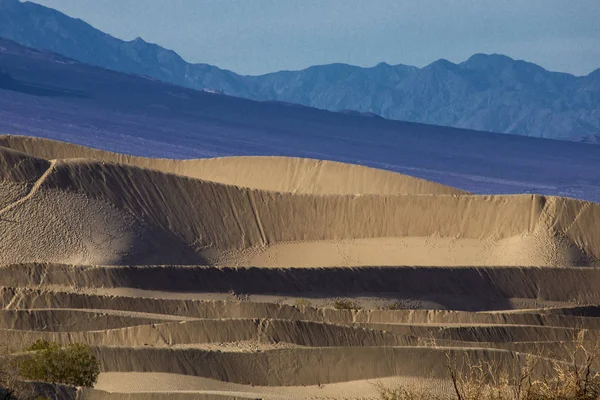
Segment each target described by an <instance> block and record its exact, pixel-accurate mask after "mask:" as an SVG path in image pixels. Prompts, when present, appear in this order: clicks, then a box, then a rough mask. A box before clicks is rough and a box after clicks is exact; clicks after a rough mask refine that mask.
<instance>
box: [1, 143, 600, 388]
mask: <svg viewBox="0 0 600 400" xmlns="http://www.w3.org/2000/svg"><path fill="white" fill-rule="evenodd" d="M0 146H3V147H0V230H1V231H2V236H0V285H1V286H2V287H1V288H0V303H1V305H2V308H3V310H0V337H1V338H2V340H3V342H5V343H7V344H9V345H10V346H11V347H13V348H20V347H22V346H24V345H26V344H28V343H31V342H32V341H34V340H36V339H40V338H43V339H47V340H54V341H57V342H60V343H71V342H84V343H88V344H90V345H91V346H92V347H93V349H94V351H95V352H96V354H97V356H98V358H99V360H100V361H101V366H102V371H103V375H102V376H101V379H100V383H99V386H98V389H100V390H97V391H82V392H81V393H80V395H81V396H83V398H90V399H96V398H97V399H113V398H114V399H121V398H122V399H126V398H167V397H168V398H172V396H174V395H175V394H178V396H180V398H182V399H183V398H185V399H187V398H235V397H236V396H238V397H240V398H248V397H254V396H257V395H260V396H264V397H265V398H287V397H286V396H288V397H291V396H292V393H293V396H295V398H358V397H361V396H365V395H371V394H372V393H373V387H372V386H371V385H370V384H369V382H370V380H372V379H384V380H385V382H387V383H390V382H406V380H407V379H408V380H413V381H414V380H416V382H425V381H423V380H422V379H424V378H431V379H437V381H435V382H437V383H435V384H436V385H439V387H440V388H443V387H444V379H445V378H446V376H445V370H444V368H443V365H444V360H445V357H446V354H447V353H448V352H452V353H453V354H456V355H457V357H466V356H469V357H474V358H477V359H482V360H496V361H497V362H499V363H500V364H502V365H506V366H507V367H508V366H514V365H515V363H517V362H520V360H521V359H522V357H523V353H530V354H533V355H536V356H548V355H549V354H552V355H553V357H555V358H563V357H564V356H565V354H564V352H561V350H560V349H561V347H560V346H561V345H560V342H563V341H568V340H570V339H571V338H572V337H574V336H575V335H576V334H577V332H578V330H579V329H581V328H586V329H588V332H587V336H586V339H587V340H589V341H596V340H600V337H599V335H600V322H599V321H600V320H599V319H598V318H595V317H597V316H600V313H598V306H597V305H599V304H600V291H598V287H599V286H600V262H599V261H600V231H599V230H598V229H597V227H598V226H600V205H598V204H594V203H589V202H584V201H579V200H573V199H567V198H558V197H547V196H537V195H515V196H513V195H503V196H476V195H471V194H468V193H464V192H461V191H458V190H455V189H453V188H449V187H445V186H442V185H438V184H435V183H432V182H427V181H423V180H419V179H414V178H411V177H407V176H403V175H399V174H395V173H391V172H387V171H380V170H374V169H370V168H365V167H360V166H352V165H346V164H340V163H333V162H325V161H323V162H322V161H317V160H304V159H290V158H283V157H272V158H265V157H257V158H256V157H235V158H220V159H206V160H186V161H176V160H153V159H145V158H136V157H130V156H125V155H119V154H113V153H108V152H103V151H98V150H93V149H88V148H84V147H80V146H75V145H70V144H64V143H60V142H53V141H48V140H41V139H33V138H25V137H17V136H2V137H0ZM299 299H304V300H303V301H301V302H299V303H298V300H299ZM336 299H352V300H353V301H356V302H358V303H359V305H361V306H362V307H364V308H365V309H362V310H335V309H333V308H332V305H333V304H334V302H335V300H336ZM311 304H314V305H318V307H313V306H311ZM390 304H395V306H394V308H398V310H375V309H374V308H376V307H379V306H384V307H388V306H389V305H390ZM406 307H411V308H412V307H415V308H430V309H437V310H402V308H406ZM518 308H523V310H521V311H519V312H516V311H515V310H514V309H518ZM540 365H541V367H540V368H545V367H544V365H546V364H544V363H541V364H540ZM129 380H135V381H136V384H135V385H128V383H127V382H128V381H129ZM146 382H147V383H146ZM302 385H306V388H303V389H298V390H293V388H295V387H298V386H302ZM322 385H325V387H324V388H323V387H322ZM440 390H442V389H440ZM110 392H120V393H121V394H111V393H110ZM129 392H136V393H137V394H135V393H129ZM150 392H151V393H153V394H152V395H151V394H149V393H150ZM151 396H154V397H151Z"/></svg>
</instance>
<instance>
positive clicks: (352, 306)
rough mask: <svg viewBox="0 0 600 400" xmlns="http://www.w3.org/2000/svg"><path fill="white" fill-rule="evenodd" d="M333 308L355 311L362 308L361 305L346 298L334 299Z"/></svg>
mask: <svg viewBox="0 0 600 400" xmlns="http://www.w3.org/2000/svg"><path fill="white" fill-rule="evenodd" d="M333 308H335V309H336V310H355V311H358V310H360V309H362V307H361V306H360V305H359V304H358V303H356V302H354V301H351V300H347V299H342V300H336V301H334V303H333Z"/></svg>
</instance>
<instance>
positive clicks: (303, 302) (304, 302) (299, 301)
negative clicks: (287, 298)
mask: <svg viewBox="0 0 600 400" xmlns="http://www.w3.org/2000/svg"><path fill="white" fill-rule="evenodd" d="M294 305H295V306H296V307H298V308H300V307H312V303H311V302H310V301H308V300H306V299H297V300H296V301H295V302H294Z"/></svg>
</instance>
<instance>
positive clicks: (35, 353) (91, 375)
mask: <svg viewBox="0 0 600 400" xmlns="http://www.w3.org/2000/svg"><path fill="white" fill-rule="evenodd" d="M24 351H26V352H27V354H26V355H25V356H24V357H22V358H21V360H20V361H19V362H18V370H19V374H20V375H21V377H22V378H23V379H27V380H32V381H42V382H50V383H62V384H65V385H73V386H86V387H93V386H94V384H95V383H96V382H97V380H98V375H99V373H100V366H99V363H98V361H97V360H96V357H95V356H94V354H93V353H92V351H91V349H90V347H89V346H87V345H85V344H79V343H75V344H70V345H68V346H66V347H61V346H59V345H58V344H56V343H51V342H47V341H44V340H38V341H36V342H35V343H33V344H32V345H31V346H29V347H27V348H25V349H24Z"/></svg>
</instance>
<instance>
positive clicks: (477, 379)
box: [377, 331, 600, 400]
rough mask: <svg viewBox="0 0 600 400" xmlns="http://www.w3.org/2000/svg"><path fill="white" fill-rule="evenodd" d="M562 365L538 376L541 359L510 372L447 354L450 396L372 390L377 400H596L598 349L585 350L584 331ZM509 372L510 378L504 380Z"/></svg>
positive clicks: (554, 362)
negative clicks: (458, 359)
mask: <svg viewBox="0 0 600 400" xmlns="http://www.w3.org/2000/svg"><path fill="white" fill-rule="evenodd" d="M565 351H566V353H567V354H568V355H569V357H568V358H569V359H568V360H566V361H559V360H548V359H546V360H544V361H546V362H549V363H550V365H551V371H550V372H545V373H544V372H541V370H540V369H539V368H538V367H539V366H540V361H541V360H542V359H541V358H540V357H534V356H531V355H527V356H526V358H525V362H524V363H523V362H522V361H520V360H518V359H517V360H515V364H514V365H513V366H512V367H513V368H506V367H505V368H502V367H501V365H499V364H498V363H496V362H481V361H474V360H472V359H471V357H470V355H468V354H467V355H465V356H464V358H462V359H461V362H460V363H459V362H457V360H456V357H455V356H454V355H451V353H447V354H446V357H447V364H446V367H447V370H448V374H449V378H450V381H451V383H452V392H451V393H450V394H447V395H437V394H434V393H432V392H431V391H427V390H423V389H417V388H414V387H398V388H386V387H383V386H377V389H378V393H379V397H378V398H379V399H380V400H600V372H599V370H600V344H598V345H593V346H589V345H586V342H585V331H581V332H580V333H579V334H578V335H577V337H576V339H575V340H574V341H573V342H572V343H566V344H565ZM509 370H511V372H512V374H509V372H508V371H509Z"/></svg>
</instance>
